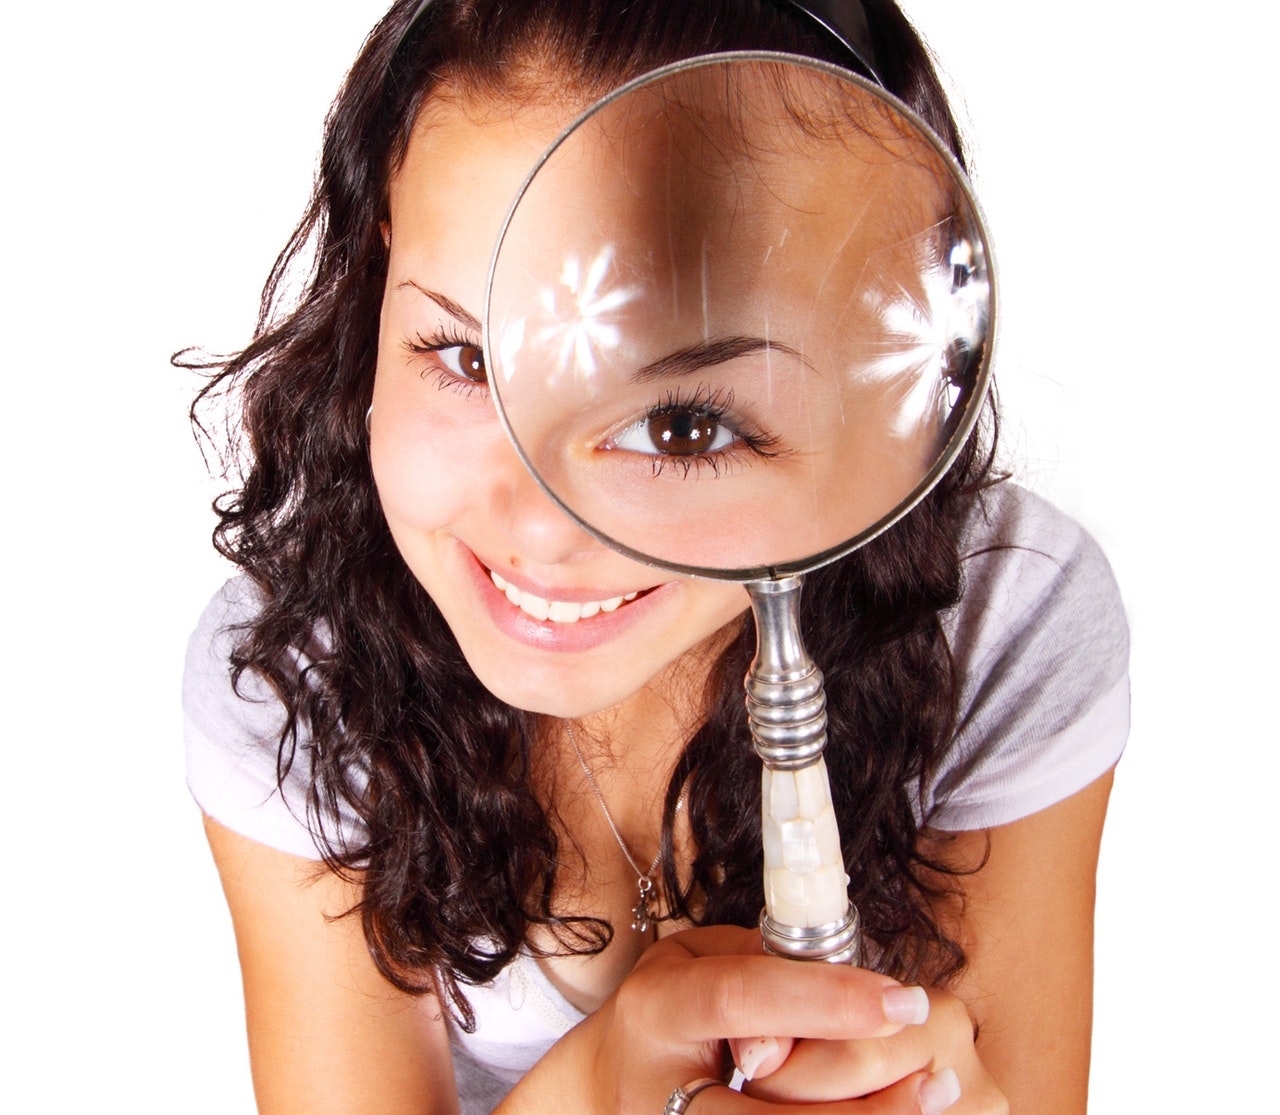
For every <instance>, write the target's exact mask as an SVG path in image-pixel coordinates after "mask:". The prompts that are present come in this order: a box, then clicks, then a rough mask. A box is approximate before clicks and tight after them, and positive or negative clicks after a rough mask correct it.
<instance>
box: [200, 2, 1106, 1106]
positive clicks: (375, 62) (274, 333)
mask: <svg viewBox="0 0 1280 1115" xmlns="http://www.w3.org/2000/svg"><path fill="white" fill-rule="evenodd" d="M800 7H805V5H800ZM820 7H821V8H822V14H823V15H824V18H825V19H826V20H827V21H828V22H834V23H835V24H836V25H837V26H838V27H839V28H841V31H842V34H843V35H844V37H845V39H847V40H849V41H850V42H853V43H856V48H855V49H856V53H857V54H859V55H861V56H862V57H863V60H864V61H865V60H866V59H867V56H871V58H873V60H874V69H875V72H876V74H877V75H878V77H879V78H880V80H881V81H882V82H883V83H884V85H885V86H886V87H887V88H888V89H889V90H890V91H891V92H892V93H894V94H896V95H897V96H899V97H900V98H902V99H903V100H905V101H906V102H907V103H908V104H909V105H910V106H912V107H913V108H914V109H915V110H916V111H917V112H918V113H919V114H920V115H921V116H922V117H924V118H925V119H926V120H927V121H928V122H929V123H930V125H931V126H932V127H933V129H934V130H935V131H936V132H937V133H938V134H939V135H940V136H941V137H942V138H943V139H944V141H945V142H946V143H948V144H949V145H950V146H951V147H952V149H953V150H954V151H955V152H956V154H957V156H959V145H958V141H957V139H956V134H955V128H954V125H953V123H952V120H951V118H950V116H949V113H948V110H947V107H946V103H945V100H944V98H943V96H942V94H941V92H940V89H939V86H938V82H937V79H936V77H935V75H934V73H933V71H932V69H931V67H930V64H929V62H928V59H927V57H926V54H925V52H924V51H923V49H922V47H921V45H920V43H919V40H918V39H917V38H916V36H915V34H914V32H913V31H912V30H911V28H910V27H909V25H908V24H907V23H906V21H905V19H904V18H903V17H902V15H901V14H900V13H899V12H898V10H897V9H896V8H895V7H894V6H893V4H892V3H890V2H889V0H863V2H862V3H856V2H855V3H847V4H824V5H820ZM760 48H768V49H778V50H787V51H791V52H796V53H802V54H807V55H810V56H812V57H817V58H822V59H827V60H829V61H833V62H836V63H837V64H841V65H857V64H858V62H857V60H856V59H855V58H854V57H853V55H852V54H851V53H850V48H849V45H848V44H847V43H845V42H842V41H841V38H840V37H839V36H837V35H833V34H831V33H830V32H829V31H826V30H824V29H823V28H822V27H820V26H819V25H818V24H816V23H815V22H814V21H813V20H811V19H809V18H807V16H806V14H805V12H804V11H798V10H797V5H794V4H791V3H788V2H783V0H702V2H700V3H698V4H696V5H675V4H671V3H669V2H668V0H633V2H631V3H628V4H625V5H622V4H616V3H607V2H604V0H516V2H512V0H433V2H431V3H429V4H422V3H420V2H419V0H404V2H401V3H397V4H396V5H395V6H394V7H393V8H392V10H391V11H390V12H389V13H388V15H387V16H386V18H385V19H384V20H383V21H382V23H380V24H379V26H378V27H377V28H375V30H374V31H373V33H372V34H371V36H370V38H369V40H368V42H367V44H366V46H365V49H364V51H363V52H362V54H361V56H360V58H359V59H358V60H357V62H356V64H355V66H354V67H353V69H352V71H351V73H350V75H349V78H348V80H347V83H346V85H345V86H344V88H343V90H342V92H341V93H340V95H339V97H338V100H337V101H336V103H335V105H334V108H333V111H332V113H331V116H330V119H329V124H328V129H327V133H326V140H325V148H324V157H323V165H322V175H321V180H320V184H319V186H318V189H317V193H316V197H315V200H314V202H313V204H312V207H311V209H310V211H309V212H308V214H307V216H306V218H305V219H304V221H303V223H302V225H301V226H300V227H299V230H298V232H297V233H296V234H295V236H294V238H293V240H292V241H291V242H290V246H289V248H288V249H287V251H286V253H285V254H284V256H283V257H282V261H281V263H280V264H279V265H278V267H277V270H276V272H275V273H274V274H273V276H272V278H271V280H270V282H269V283H268V286H267V290H266V294H265V297H264V308H263V317H262V326H261V328H260V330H259V332H258V335H257V336H256V337H255V338H254V340H253V342H252V343H251V344H250V345H249V347H248V348H247V349H246V350H245V351H244V352H243V353H241V354H240V355H238V356H237V357H235V358H234V359H232V360H230V361H229V362H228V363H227V364H226V365H225V366H224V367H223V368H221V369H220V371H219V374H218V376H217V377H216V378H215V380H214V381H213V383H212V384H211V386H210V388H209V389H208V393H210V394H217V393H220V392H222V391H231V392H234V393H235V396H236V399H237V402H238V404H239V406H240V408H241V410H240V413H241V416H242V423H243V430H244V435H245V447H246V449H247V452H248V467H247V470H246V474H245V478H244V482H243V485H242V486H241V488H240V489H239V490H238V491H236V492H234V493H232V495H231V496H230V497H228V498H227V499H226V500H225V501H224V502H223V504H222V506H221V508H220V516H221V524H220V527H219V531H218V543H219V545H220V547H221V548H222V550H223V551H224V552H225V553H227V554H228V555H229V556H230V557H231V558H232V559H233V560H234V561H236V562H237V563H238V564H239V565H240V566H241V568H242V569H243V570H244V574H243V575H242V576H241V577H239V578H237V579H235V580H233V581H232V582H230V583H229V584H228V585H227V586H226V587H225V588H224V589H223V590H222V591H221V592H220V593H219V594H218V596H217V597H216V598H215V599H214V601H213V603H212V604H211V605H210V608H209V609H208V611H207V612H206V614H205V616H204V617H203V619H202V621H201V623H200V625H199V628H198V629H197V631H196V633H195V635H194V637H193V639H192V642H191V647H190V651H189V656H188V663H187V678H186V685H185V699H186V707H187V719H188V755H189V770H190V782H191V786H192V789H193V792H194V793H195V796H196V798H197V800H198V801H199V803H200V805H201V806H202V808H203V809H204V812H205V814H206V825H207V830H208V834H209V840H210V844H211V846H212V848H213V852H214V855H215V858H216V860H217V863H218V866H219V870H220V872H221V876H222V880H223V884H224V887H225V890H226V894H227V899H228V902H229V904H230V907H231V911H232V915H233V919H234V923H235V929H236V936H237V943H238V946H239V952H240V959H241V966H242V969H243V974H244V983H245V994H246V1003H247V1011H248V1025H249V1039H250V1045H251V1052H252V1060H253V1071H254V1083H255V1089H256V1092H257V1096H258V1102H259V1106H260V1109H261V1110H262V1111H264V1112H309V1113H314V1112H324V1111H334V1112H338V1111H341V1112H345V1113H350V1112H357V1111H369V1112H377V1113H379V1115H388V1113H391V1112H400V1111H403V1112H417V1113H422V1112H437V1111H438V1112H452V1111H457V1110H459V1109H461V1110H462V1111H464V1112H472V1111H485V1110H490V1109H493V1108H495V1107H497V1108H499V1109H500V1110H502V1111H512V1112H519V1111H561V1110H574V1111H592V1112H600V1113H604V1112H614V1111H627V1112H630V1111H635V1112H641V1113H644V1115H658V1113H659V1112H663V1111H683V1110H684V1109H685V1108H686V1107H688V1108H689V1109H691V1110H692V1111H693V1112H694V1113H695V1115H714V1113H715V1112H720V1111H723V1112H751V1111H761V1112H763V1111H766V1110H768V1111H775V1110H776V1111H787V1110H799V1109H800V1108H802V1107H803V1109H804V1110H805V1111H813V1110H815V1109H816V1110H818V1111H823V1110H832V1111H834V1110H849V1111H864V1112H926V1113H934V1112H939V1111H942V1110H951V1111H956V1112H966V1113H969V1112H974V1113H976V1112H994V1111H1003V1110H1007V1109H1008V1108H1009V1107H1012V1109H1013V1110H1015V1111H1035V1112H1064V1113H1065V1112H1080V1111H1083V1110H1084V1106H1085V1095H1086V1088H1087V1077H1088V1055H1089V1033H1090V1005H1091V955H1092V917H1093V879H1094V869H1095V864H1096V857H1097V850H1098V841H1099V838H1100V834H1101V828H1102V821H1103V815H1104V812H1105V807H1106V800H1107V794H1108V790H1109V784H1110V769H1111V767H1112V766H1113V764H1114V763H1115V761H1116V759H1117V758H1118V756H1119V753H1120V750H1121V749H1122V747H1123V741H1124V735H1125V729H1126V724H1127V682H1126V658H1127V644H1126V632H1125V625H1124V620H1123V614H1122V612H1121V609H1120V606H1119V603H1118V599H1117V596H1116V592H1115V588H1114V585H1113V583H1112V581H1111V578H1110V574H1109V571H1108V569H1107V566H1106V563H1105V560H1104V559H1103V558H1102V557H1101V555H1100V554H1099V552H1098V551H1097V549H1096V547H1095V546H1094V545H1093V544H1092V542H1091V541H1090V540H1089V539H1088V538H1087V536H1085V535H1084V534H1083V532H1081V530H1080V529H1079V528H1078V527H1077V526H1075V525H1074V524H1073V523H1071V522H1070V521H1069V520H1067V519H1066V518H1064V517H1063V516H1062V515H1060V514H1059V513H1057V512H1056V511H1054V510H1053V509H1052V508H1050V507H1048V506H1046V505H1045V504H1043V503H1042V502H1040V501H1038V500H1036V499H1035V498H1033V497H1032V496H1030V495H1028V494H1027V493H1025V492H1023V491H1021V490H1019V489H1017V488H1016V487H1014V486H1012V485H1010V484H1008V483H1001V482H998V481H997V480H996V479H995V478H994V477H993V476H992V475H991V470H990V453H991V444H990V441H991V438H990V432H989V431H988V433H987V434H986V435H977V436H975V437H974V438H973V439H972V441H971V443H970V444H969V445H968V446H967V447H966V449H965V451H964V453H963V454H962V455H961V457H960V459H959V460H958V462H957V463H956V465H955V466H954V467H953V469H952V470H951V472H950V473H949V474H948V476H947V477H946V478H945V479H944V480H943V482H942V483H941V484H940V485H939V486H938V487H937V488H936V489H935V490H934V491H933V493H932V494H931V495H930V496H929V497H928V498H927V499H926V500H925V501H924V502H923V503H922V504H921V505H920V506H919V507H917V508H916V509H915V510H914V511H912V512H911V514H910V515H909V516H908V517H907V518H906V519H905V520H904V521H903V522H901V523H900V524H898V525H897V526H896V527H895V528H893V529H892V530H891V531H889V532H888V533H887V534H885V535H883V536H881V537H880V538H878V539H877V540H875V541H874V542H872V543H871V544H869V545H867V546H866V547H864V548H863V549H861V550H860V551H858V552H856V553H855V554H853V555H852V556H850V557H848V558H846V559H843V560H842V561H839V562H837V563H835V564H833V565H831V566H828V567H827V568H825V569H823V570H821V571H819V572H818V573H815V574H812V575H811V576H810V578H809V580H808V582H807V585H806V592H805V610H806V612H807V614H808V622H807V624H806V632H807V637H808V638H809V641H810V644H811V647H810V649H811V650H812V652H813V654H814V657H815V658H816V659H817V660H818V661H819V662H820V663H821V664H822V667H823V669H824V671H825V673H826V675H827V693H828V702H829V715H830V722H831V730H830V737H831V742H830V744H829V745H828V749H827V762H828V765H829V767H830V770H831V775H832V782H833V792H834V795H835V799H836V805H837V809H838V812H839V814H840V819H841V825H842V835H843V839H844V845H845V847H844V852H845V859H846V862H847V863H848V864H849V866H850V872H851V875H852V879H851V896H852V898H853V899H854V901H855V903H856V905H857V906H858V908H859V911H860V914H861V917H862V921H863V926H864V932H865V933H866V935H867V938H868V939H869V940H870V941H871V942H872V943H873V945H874V948H875V952H876V955H877V969H878V970H877V971H874V972H873V971H869V970H864V969H858V968H852V967H841V966H836V965H826V964H798V963H796V962H794V961H788V960H784V959H780V958H777V957H770V956H765V955H763V953H762V949H761V942H760V937H759V934H758V932H757V931H756V930H755V929H753V928H752V927H753V926H754V924H755V922H756V919H757V917H758V914H759V910H760V905H761V891H760V861H761V840H760V829H759V810H758V800H757V799H758V793H759V791H758V786H759V774H758V760H756V759H755V758H754V755H753V754H752V752H751V750H750V748H749V747H747V746H745V744H744V741H745V740H746V738H747V728H746V724H745V716H744V713H743V710H742V699H741V679H742V676H743V674H744V672H745V669H746V666H747V663H748V661H749V659H750V656H751V652H752V648H753V645H754V634H753V632H752V630H751V621H750V617H749V614H748V613H747V603H748V602H747V598H746V594H745V592H744V590H743V589H742V588H741V587H739V586H735V585H732V584H727V583H717V582H710V581H700V580H693V579H688V578H680V577H674V576H671V575H666V574H663V573H661V572H658V571H655V570H654V569H652V568H649V567H646V566H642V565H638V564H635V563H633V562H631V561H629V560H627V559H625V558H623V557H621V556H619V555H617V554H616V553H614V552H613V551H611V550H609V549H606V548H604V547H603V546H602V545H600V544H599V543H597V542H596V541H594V540H593V539H591V538H590V537H588V536H587V535H585V534H584V533H582V532H581V531H580V530H579V529H578V528H577V527H575V526H574V525H573V524H572V523H571V522H570V521H569V520H568V519H567V518H566V517H565V516H564V515H563V514H562V513H561V512H560V511H558V510H557V509H556V508H555V507H554V506H553V505H552V504H551V503H550V502H549V501H548V499H547V498H546V497H545V496H544V495H543V494H542V493H541V492H540V491H539V489H538V488H537V487H536V485H535V484H534V482H533V481H532V480H531V479H530V477H529V476H528V475H527V474H526V473H525V472H524V470H523V469H522V467H521V465H520V464H519V462H518V461H517V459H516V457H515V454H514V452H513V450H512V449H511V448H510V447H509V446H508V444H507V442H506V441H505V438H504V435H503V433H502V431H501V428H500V426H499V424H498V420H497V418H496V415H495V412H494V410H493V407H492V404H491V400H490V399H489V398H488V394H487V385H486V380H485V366H484V356H483V353H482V351H481V348H480V337H479V332H478V329H479V326H478V323H477V317H478V315H479V313H480V305H481V300H482V297H483V293H484V280H485V272H486V265H487V262H488V257H489V253H490V251H491V248H492V245H493V243H494V240H495V237H496V234H497V231H498V225H499V223H500V221H501V218H502V216H503V214H504V213H505V210H506V207H507V205H508V204H509V202H510V200H511V198H512V197H513V196H514V193H515V191H516V188H517V187H518V185H519V183H520V181H521V179H522V178H523V175H524V173H525V172H526V171H527V170H528V168H529V167H530V166H531V165H532V162H533V160H534V159H535V158H536V157H537V155H538V154H539V153H540V152H541V151H542V150H543V149H544V148H545V146H546V145H547V143H548V142H549V141H550V140H551V139H552V138H553V137H554V136H555V135H556V134H557V133H558V131H559V130H560V129H561V128H562V127H563V126H564V124H565V123H566V122H567V121H569V120H570V119H572V118H573V116H574V115H575V114H576V113H577V112H578V111H580V110H581V109H582V108H583V107H585V106H586V105H587V104H590V103H591V102H592V101H594V100H596V99H597V98H598V97H600V96H601V95H603V94H605V93H607V92H608V91H610V90H611V89H614V88H616V87H617V86H618V85H619V84H621V83H622V82H623V81H625V80H627V79H629V78H630V77H633V76H636V75H638V74H641V73H644V72H646V71H648V70H650V69H653V68H654V67H656V66H659V65H662V64H665V63H668V62H671V61H675V60H678V59H681V58H686V57H690V56H694V55H698V54H703V53H709V52H712V51H719V50H726V49H760ZM310 246H314V248H315V252H316V254H315V264H314V268H313V271H312V273H311V274H310V277H309V279H308V281H307V282H306V285H305V289H303V291H302V294H301V296H300V297H299V298H298V299H297V300H296V302H286V299H285V298H284V296H283V293H282V292H283V291H284V290H285V288H286V285H287V284H286V283H285V282H284V279H285V277H286V274H287V273H288V269H289V267H290V264H291V263H293V262H295V261H296V260H297V259H298V258H300V257H302V256H304V255H305V254H306V251H307V250H308V248H309V247H310ZM984 436H986V440H985V441H984V440H983V437H984ZM816 617H821V622H815V620H816ZM638 880H640V882H641V883H645V884H649V885H651V887H652V891H651V897H650V906H651V909H652V912H653V915H654V917H653V920H651V921H647V920H646V919H644V918H639V919H637V920H636V925H635V927H633V926H632V918H633V908H634V907H635V906H636V905H637V886H638ZM761 1035H782V1036H781V1037H778V1038H769V1037H761ZM728 1058H732V1059H733V1061H735V1062H736V1063H737V1065H738V1067H740V1068H741V1069H742V1070H743V1072H744V1073H745V1074H746V1075H747V1076H749V1077H751V1078H752V1079H751V1082H750V1083H748V1084H747V1086H746V1089H745V1093H744V1094H736V1093H734V1092H733V1091H730V1090H729V1089H728V1088H725V1087H719V1086H715V1085H716V1083H717V1082H718V1081H721V1080H724V1079H725V1078H726V1077H727V1075H728V1073H727V1069H728V1068H729V1067H730V1066H729V1065H728V1063H727V1059H728ZM664 1105H665V1106H664ZM815 1105H817V1106H816V1108H815Z"/></svg>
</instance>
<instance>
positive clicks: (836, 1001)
mask: <svg viewBox="0 0 1280 1115" xmlns="http://www.w3.org/2000/svg"><path fill="white" fill-rule="evenodd" d="M618 995H619V1002H618V1007H619V1009H622V1010H623V1011H624V1014H623V1016H624V1017H626V1014H627V1012H630V1011H634V1012H637V1013H636V1015H635V1017H638V1018H643V1019H645V1020H646V1021H647V1022H648V1023H649V1024H651V1025H654V1026H655V1027H659V1028H660V1032H663V1031H664V1032H666V1033H668V1034H669V1035H670V1036H671V1037H672V1038H674V1039H675V1040H676V1041H690V1042H700V1041H706V1040H708V1039H709V1038H712V1037H715V1038H755V1037H759V1036H760V1035H762V1034H785V1035H789V1036H793V1037H808V1038H830V1039H837V1040H848V1039H852V1038H868V1037H883V1036H887V1035H889V1034H894V1033H897V1032H898V1031H899V1030H901V1029H902V1028H903V1026H905V1025H908V1024H910V1023H914V1022H920V1021H923V1020H924V1019H925V1018H927V1017H928V1010H929V1000H928V996H927V995H926V994H925V992H924V991H923V990H922V989H920V988H905V987H903V986H902V985H900V984H898V983H896V982H895V981H894V980H892V979H890V978H889V977H888V976H882V975H880V974H879V973H876V972H869V971H866V970H865V969H862V968H849V967H845V966H844V965H837V964H804V963H799V962H797V961H793V960H785V959H782V958H780V957H775V956H707V957H699V958H696V959H686V960H684V961H680V962H668V963H663V964H657V963H654V964H646V965H643V966H641V965H637V967H636V968H635V970H634V971H633V973H632V976H631V978H630V979H628V980H627V982H626V983H624V984H623V985H622V987H621V988H620V989H619V992H618Z"/></svg>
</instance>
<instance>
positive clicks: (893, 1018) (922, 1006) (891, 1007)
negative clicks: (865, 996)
mask: <svg viewBox="0 0 1280 1115" xmlns="http://www.w3.org/2000/svg"><path fill="white" fill-rule="evenodd" d="M880 1002H881V1003H882V1004H883V1006H884V1016H885V1018H887V1019H888V1020H889V1021H890V1022H893V1023H896V1024H897V1025H899V1026H918V1025H919V1024H920V1023H921V1022H924V1021H926V1020H927V1019H928V1017H929V996H928V994H927V993H926V992H925V989H924V988H923V987H886V988H885V990H884V993H883V994H882V995H881V996H880Z"/></svg>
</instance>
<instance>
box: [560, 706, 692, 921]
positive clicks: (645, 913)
mask: <svg viewBox="0 0 1280 1115" xmlns="http://www.w3.org/2000/svg"><path fill="white" fill-rule="evenodd" d="M564 726H565V729H566V731H567V732H568V734H569V745H570V746H571V747H572V748H573V753H574V754H575V755H577V756H578V763H579V765H580V766H581V767H582V773H583V774H585V775H586V776H587V784H588V785H589V786H590V787H591V792H592V793H593V794H595V796H596V801H598V802H599V803H600V812H601V813H603V814H604V819H605V821H606V822H607V823H608V825H609V831H610V832H612V833H613V838H614V840H616V841H617V842H618V847H619V848H621V849H622V854H623V855H624V856H626V857H627V863H629V864H630V865H631V870H632V871H634V872H635V873H636V886H637V888H638V889H639V891H640V896H639V898H638V899H637V901H636V904H635V905H634V906H633V907H632V908H631V928H632V929H635V930H637V931H639V932H640V933H645V932H647V931H648V929H649V926H650V925H651V924H652V923H653V921H654V915H655V913H656V910H655V900H654V889H655V888H654V884H653V873H654V872H655V871H657V870H658V865H659V864H660V863H662V844H661V841H659V844H658V854H657V855H656V856H654V857H653V862H652V863H651V864H649V870H648V871H644V870H642V869H641V867H640V865H639V864H638V863H636V859H635V856H633V855H632V854H631V849H630V848H628V847H627V842H626V841H625V840H623V839H622V833H620V832H619V831H618V826H617V824H616V823H615V822H614V820H613V814H612V813H610V812H609V806H608V805H607V804H606V802H605V800H604V794H602V793H601V792H600V784H599V783H598V782H597V781H596V776H595V775H594V774H592V773H591V768H590V767H589V766H588V765H587V757H586V756H585V755H583V753H582V748H581V747H579V746H578V737H577V734H576V733H575V732H574V730H573V725H572V724H570V723H569V722H568V721H567V720H566V721H565V725H564ZM683 805H684V794H681V795H680V800H679V801H677V802H676V809H675V811H676V813H679V812H680V809H681V807H682V806H683Z"/></svg>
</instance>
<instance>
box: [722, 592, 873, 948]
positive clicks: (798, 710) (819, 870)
mask: <svg viewBox="0 0 1280 1115" xmlns="http://www.w3.org/2000/svg"><path fill="white" fill-rule="evenodd" d="M802 585H803V579H802V578H801V577H798V576H797V577H785V578H781V579H779V580H774V581H757V582H753V583H751V584H749V585H748V586H747V588H748V590H749V592H750V594H751V605H752V609H753V611H754V613H755V620H756V638H757V647H756V657H755V659H754V660H753V661H752V663H751V670H750V673H748V675H747V680H746V688H747V717H748V720H749V722H750V725H751V739H752V743H753V744H754V745H755V749H756V753H757V754H758V755H759V756H760V758H761V760H762V761H763V762H764V773H763V776H762V781H761V807H762V810H763V817H762V826H763V834H764V892H765V910H764V913H762V914H761V916H760V930H761V933H762V934H763V936H764V944H765V948H766V949H767V950H768V951H769V952H772V953H776V954H778V955H780V956H790V957H794V958H796V959H800V960H827V961H831V962H833V963H852V964H856V963H857V962H858V958H859V952H860V948H859V944H860V942H859V933H858V913H857V911H856V910H855V909H854V908H853V906H852V904H851V903H850V902H849V893H848V887H849V877H848V875H846V874H845V869H844V857H843V853H842V852H841V847H840V831H839V827H838V825H837V823H836V816H835V810H834V808H833V806H832V801H831V784H830V780H829V778H828V775H827V764H826V762H825V761H824V760H823V758H822V751H823V748H824V747H825V746H826V742H827V712H826V706H827V699H826V692H825V690H824V688H823V680H822V671H821V670H819V669H818V667H817V666H816V665H815V663H814V661H813V659H812V658H810V657H809V653H808V651H807V650H806V649H805V647H804V641H803V640H802V639H801V637H800V623H799V610H800V590H801V587H802Z"/></svg>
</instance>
